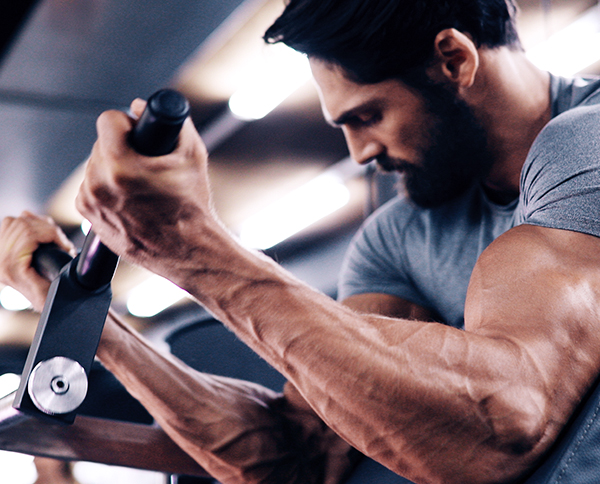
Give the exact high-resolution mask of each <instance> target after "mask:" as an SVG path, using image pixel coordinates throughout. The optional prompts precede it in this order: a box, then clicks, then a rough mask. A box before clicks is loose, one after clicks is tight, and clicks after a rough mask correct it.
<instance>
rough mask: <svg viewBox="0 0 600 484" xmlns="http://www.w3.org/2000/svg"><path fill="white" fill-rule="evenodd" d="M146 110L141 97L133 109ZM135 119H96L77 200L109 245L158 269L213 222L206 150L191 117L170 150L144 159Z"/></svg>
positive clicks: (116, 115)
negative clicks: (133, 140)
mask: <svg viewBox="0 0 600 484" xmlns="http://www.w3.org/2000/svg"><path fill="white" fill-rule="evenodd" d="M144 107H145V102H144V101H141V100H139V99H138V100H135V101H134V102H133V103H132V105H131V112H132V113H133V114H134V115H136V116H139V115H141V113H142V111H143V109H144ZM134 123H135V121H134V119H132V118H131V117H129V116H128V115H127V114H125V113H124V112H121V111H107V112H105V113H103V114H102V115H101V116H100V117H99V118H98V122H97V130H98V140H97V141H96V143H95V144H94V147H93V150H92V153H91V155H90V159H89V160H88V163H87V168H86V175H85V179H84V182H83V184H82V185H81V188H80V191H79V195H78V197H77V200H76V204H77V208H78V210H79V211H80V212H81V213H82V214H83V215H84V217H86V218H87V219H88V220H89V221H90V222H91V223H92V225H93V230H94V232H95V233H96V234H97V235H99V236H100V239H101V240H102V242H103V243H104V244H106V245H107V246H108V247H109V248H110V249H111V250H113V251H114V252H115V253H117V254H119V255H121V256H124V257H125V258H127V259H128V260H130V261H131V262H134V263H137V264H140V265H142V266H146V267H148V268H149V269H151V270H154V271H155V272H159V273H160V272H161V270H160V268H161V267H162V268H163V269H164V268H166V267H168V266H169V265H170V264H172V262H173V260H174V259H180V260H183V259H186V258H187V257H188V256H189V251H190V250H192V249H191V245H190V244H191V242H190V240H191V239H192V234H193V233H194V232H197V231H198V230H201V227H202V225H203V224H204V223H207V222H208V223H214V222H216V219H215V217H214V215H213V211H212V208H211V200H210V189H209V184H208V176H207V159H208V154H207V152H206V148H205V146H204V144H203V143H202V140H201V139H200V137H199V136H198V133H197V132H196V130H195V129H194V126H193V124H192V122H191V120H190V119H187V120H186V121H185V123H184V126H183V128H182V131H181V134H180V136H179V142H178V146H177V148H176V149H175V150H174V151H173V152H172V153H170V154H168V155H165V156H158V157H145V156H142V155H140V154H138V153H136V152H135V151H134V150H133V149H132V148H130V146H129V145H128V143H127V137H128V135H129V132H130V131H131V129H132V127H133V125H134ZM165 260H166V261H165ZM162 272H163V273H164V271H162Z"/></svg>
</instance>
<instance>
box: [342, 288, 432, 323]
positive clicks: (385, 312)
mask: <svg viewBox="0 0 600 484" xmlns="http://www.w3.org/2000/svg"><path fill="white" fill-rule="evenodd" d="M342 304H343V305H344V306H346V307H348V308H350V309H352V310H354V311H356V312H359V313H363V314H377V315H380V316H388V317H390V318H399V319H413V320H416V321H433V320H434V319H433V313H432V312H431V311H430V310H428V309H426V308H424V307H422V306H419V305H418V304H415V303H412V302H410V301H407V300H405V299H402V298H399V297H397V296H392V295H390V294H379V293H368V294H355V295H354V296H350V297H348V298H346V299H344V300H343V301H342Z"/></svg>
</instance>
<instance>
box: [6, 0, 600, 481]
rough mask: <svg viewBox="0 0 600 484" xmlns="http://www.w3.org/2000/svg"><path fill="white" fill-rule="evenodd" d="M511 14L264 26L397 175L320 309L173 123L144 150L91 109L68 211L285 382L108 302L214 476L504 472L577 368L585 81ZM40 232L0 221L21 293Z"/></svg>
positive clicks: (417, 476)
mask: <svg viewBox="0 0 600 484" xmlns="http://www.w3.org/2000/svg"><path fill="white" fill-rule="evenodd" d="M514 10H515V9H514V5H513V4H512V2H511V1H510V0H506V1H505V0H453V1H440V0H395V1H389V0H344V1H342V0H290V1H289V3H288V4H287V6H286V9H285V11H284V13H283V15H282V16H281V17H280V18H279V19H278V20H277V21H276V22H275V24H274V25H273V26H272V27H271V28H270V29H269V31H268V32H267V34H266V38H267V40H268V41H270V42H285V43H287V44H288V45H290V46H291V47H293V48H295V49H297V50H299V51H301V52H304V53H306V54H307V55H308V57H309V59H310V62H311V66H312V70H313V74H314V77H315V80H316V83H317V86H318V89H319V94H320V98H321V103H322V106H323V111H324V114H325V117H326V118H327V120H328V121H329V122H330V123H331V124H333V125H334V126H339V127H340V128H341V129H342V130H343V132H344V134H345V136H346V140H347V144H348V147H349V150H350V154H351V156H352V157H353V158H354V159H355V160H356V161H357V162H358V163H368V162H370V161H372V160H375V161H376V162H377V163H379V164H380V165H381V167H382V168H384V169H386V170H396V171H399V172H401V173H403V174H404V176H405V186H406V195H404V196H401V197H399V198H397V199H395V200H393V201H391V202H390V203H389V204H388V205H386V206H385V207H383V208H382V209H381V210H380V211H378V212H377V213H376V214H375V215H374V217H372V218H371V219H370V220H368V221H367V222H366V224H365V225H364V227H363V228H362V229H361V231H360V233H359V234H358V235H357V237H356V238H355V240H354V242H353V244H352V246H351V248H350V251H349V254H348V258H347V261H346V264H345V268H344V271H343V275H342V280H341V285H340V295H341V299H342V301H341V303H338V302H335V301H332V300H331V299H330V298H328V297H326V296H324V295H322V294H319V293H317V292H315V291H313V290H312V289H311V288H309V287H307V286H306V285H304V284H303V283H301V282H300V281H298V280H296V279H295V278H294V277H293V276H291V275H290V274H288V273H286V272H285V271H284V270H282V269H281V268H280V267H279V266H277V265H276V264H275V263H274V262H273V261H271V260H270V259H268V258H266V257H263V256H261V255H260V254H257V253H254V252H251V251H248V250H246V249H245V248H243V247H241V246H240V245H239V244H238V243H237V241H236V240H235V239H234V238H233V237H231V235H230V234H229V233H228V232H227V230H225V229H224V228H223V226H222V224H221V223H220V222H219V221H218V220H217V218H216V216H215V215H214V212H213V210H212V208H211V200H210V189H209V186H208V181H207V176H206V163H207V154H206V150H205V148H204V146H203V144H202V142H201V140H200V138H199V137H198V135H197V133H196V132H195V131H194V129H193V126H192V124H191V122H189V121H188V122H187V123H186V125H185V126H184V128H183V131H182V133H181V136H180V141H179V146H178V147H177V149H176V150H175V151H174V152H173V153H172V154H169V155H167V156H164V157H158V158H154V159H149V158H145V157H143V156H140V155H138V154H136V153H134V152H133V151H132V150H131V149H130V148H129V147H128V146H127V143H126V139H127V133H128V132H129V131H130V130H131V128H132V123H133V121H132V120H131V119H130V118H129V117H128V116H127V115H126V114H124V113H121V112H117V111H110V112H107V113H104V114H103V115H102V116H101V117H100V118H99V121H98V141H97V143H96V145H95V147H94V150H93V152H92V155H91V158H90V160H89V162H88V166H87V174H86V179H85V181H84V183H83V185H82V188H81V191H80V194H79V197H78V207H79V210H80V211H81V213H82V214H83V215H84V216H85V217H86V218H88V219H89V220H90V221H91V222H92V223H93V226H94V230H95V232H96V233H97V234H98V235H99V236H100V237H101V239H102V241H103V242H104V243H105V244H106V245H107V246H108V247H110V248H111V249H112V250H113V251H115V252H116V253H118V254H119V255H121V256H123V257H124V258H126V259H127V260H129V261H131V262H132V263H134V264H138V265H141V266H143V267H145V268H147V269H149V270H151V271H153V272H155V273H157V274H160V275H162V276H164V277H166V278H168V279H170V280H171V281H173V282H175V283H176V284H178V285H179V286H181V287H183V288H184V289H186V290H187V291H188V292H189V293H190V294H192V295H193V296H194V297H196V298H197V300H198V301H199V302H200V303H201V304H203V305H204V306H205V307H206V308H207V309H208V310H209V311H210V312H211V313H212V314H214V315H215V316H216V317H217V318H218V319H219V320H221V321H222V322H223V323H224V324H225V325H226V326H227V327H228V328H230V329H231V330H232V331H234V332H235V333H236V334H237V335H238V336H239V338H241V339H242V340H243V341H244V342H245V343H246V344H248V345H249V346H250V347H251V348H252V349H253V350H255V351H256V352H257V353H258V354H259V355H261V356H262V357H263V358H265V359H266V360H267V361H268V362H269V363H270V364H271V365H273V366H274V367H275V368H276V369H278V370H279V371H280V372H281V373H282V374H283V375H285V376H286V377H287V379H288V384H287V385H286V387H285V390H284V392H283V393H282V394H277V393H274V392H271V391H268V390H266V389H264V388H261V387H259V386H257V385H253V384H250V383H246V382H241V381H237V380H230V379H225V378H220V377H214V376H210V375H206V374H202V373H198V372H195V371H192V370H191V369H189V368H188V367H186V366H185V365H183V364H181V363H180V362H178V361H177V360H175V359H174V358H172V357H170V356H169V355H164V354H161V353H159V352H157V351H156V350H155V349H153V348H152V347H151V346H150V345H149V344H148V343H147V342H146V341H144V340H143V339H142V338H141V337H140V336H139V335H137V334H135V333H134V332H133V331H132V330H131V329H130V328H128V327H127V326H126V325H124V324H123V323H121V322H119V321H118V319H117V318H116V317H115V316H113V315H111V316H110V317H109V319H108V321H107V324H106V326H105V330H104V334H103V338H102V341H101V343H100V347H99V350H98V357H99V358H100V359H101V361H102V362H103V363H104V365H105V366H106V367H107V368H108V369H109V370H110V371H111V372H113V373H114V374H115V375H116V376H117V378H119V379H120V380H121V382H122V383H123V384H124V385H125V386H126V388H127V389H128V390H129V391H130V393H131V394H132V395H134V396H135V397H136V398H137V399H139V401H140V402H142V404H143V405H144V406H145V407H146V408H147V409H148V410H149V412H150V413H151V414H152V415H153V416H154V418H155V419H156V421H157V422H158V423H159V424H160V425H161V427H162V428H163V429H164V430H165V431H166V432H167V433H169V435H170V436H171V437H172V438H173V440H175V441H176V442H177V443H178V444H179V445H180V446H181V447H182V448H183V449H184V450H185V451H187V452H188V453H189V454H190V455H191V456H192V457H194V458H195V459H196V460H197V461H198V462H199V463H200V464H201V465H202V466H204V467H205V468H206V469H207V470H208V471H209V472H210V473H211V474H212V475H214V476H215V477H216V478H217V479H218V480H219V481H220V482H222V483H225V484H229V483H303V484H305V483H327V484H333V483H339V482H342V481H343V480H344V479H345V477H346V476H347V475H348V473H349V472H350V471H351V469H352V467H353V466H354V464H355V462H356V461H357V459H358V458H359V456H360V455H367V456H369V457H371V458H373V459H375V460H377V461H378V462H380V463H382V464H383V465H385V466H386V467H388V468H389V469H391V470H393V471H394V472H395V473H397V474H398V475H401V476H404V477H406V478H408V479H411V480H413V481H414V482H417V483H445V484H449V483H461V484H462V483H466V482H468V483H492V482H494V483H496V482H513V481H515V480H518V479H520V478H522V477H523V476H525V475H527V473H528V472H530V470H531V469H532V468H533V467H534V466H535V465H536V463H538V462H539V460H540V459H541V458H542V457H543V456H544V455H545V454H546V453H547V452H548V450H549V448H550V447H551V445H552V444H553V442H555V440H556V439H557V437H558V435H559V433H560V432H561V430H562V429H563V427H564V425H565V423H566V422H567V421H568V419H569V418H570V416H571V415H572V413H573V412H574V410H575V409H576V407H577V405H578V404H579V402H580V401H581V399H582V397H583V395H584V394H585V393H586V391H587V390H588V389H589V387H590V385H591V384H592V382H593V381H594V379H595V378H596V377H597V376H598V374H599V372H600V352H599V351H598V347H599V346H600V271H598V267H600V239H599V238H598V237H600V219H599V217H598V209H599V207H600V151H599V150H598V148H599V143H600V142H599V141H598V140H600V108H599V107H598V102H599V101H600V95H599V93H600V91H599V89H600V84H598V82H596V81H592V80H583V79H561V78H558V77H554V76H551V75H550V74H548V73H546V72H542V71H540V70H539V69H537V68H536V67H534V66H533V65H532V64H531V63H530V62H529V61H528V59H527V58H526V56H525V55H524V53H523V50H522V49H521V46H520V43H519V40H518V37H517V35H516V33H515V29H514ZM142 109H143V102H141V101H139V100H138V101H135V102H134V103H133V105H132V110H133V111H134V112H137V113H138V114H139V113H140V111H141V110H142ZM132 180H134V181H135V183H131V181H132ZM165 203H168V204H169V207H170V211H171V212H170V213H169V214H168V216H165V217H163V218H161V216H157V214H161V213H162V214H164V213H165V210H164V206H163V205H161V204H165ZM161 207H162V208H163V210H158V208H161ZM173 214H176V215H177V218H176V219H175V220H174V217H173ZM24 234H29V235H24ZM50 241H55V242H57V243H59V244H62V245H63V246H65V248H68V247H67V246H66V245H65V242H64V240H63V239H62V238H61V236H60V234H59V231H58V230H57V229H56V228H55V227H53V226H52V225H49V224H48V223H47V222H46V221H44V220H43V219H40V218H38V217H34V216H32V215H30V214H26V215H25V216H24V217H21V218H14V219H13V218H11V219H6V220H5V221H4V223H3V230H2V237H1V238H0V242H1V245H0V247H1V248H2V253H3V254H5V255H3V262H2V267H3V270H2V280H3V281H4V282H6V283H9V284H11V285H14V286H15V287H17V288H18V289H20V290H22V291H23V292H24V293H25V294H26V295H27V296H29V297H30V299H31V300H32V301H33V302H34V303H35V305H36V306H37V307H38V308H39V307H41V306H42V304H43V301H44V295H45V291H46V290H47V283H45V282H44V281H43V280H41V279H40V278H39V277H38V276H37V275H36V274H35V273H34V272H33V271H32V270H31V268H30V267H29V259H30V255H31V252H32V251H33V249H35V247H36V246H37V244H38V243H41V242H50ZM199 351H201V349H199ZM357 451H359V452H357Z"/></svg>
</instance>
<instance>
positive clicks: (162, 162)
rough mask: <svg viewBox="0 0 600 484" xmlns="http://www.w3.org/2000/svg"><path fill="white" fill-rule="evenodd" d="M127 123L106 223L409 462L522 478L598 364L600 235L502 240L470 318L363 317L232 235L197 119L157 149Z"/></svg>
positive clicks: (143, 260)
mask: <svg viewBox="0 0 600 484" xmlns="http://www.w3.org/2000/svg"><path fill="white" fill-rule="evenodd" d="M129 128H130V122H129V121H127V120H126V119H125V118H124V117H123V116H122V115H121V114H117V113H112V114H111V113H109V114H106V115H104V117H102V118H101V119H100V121H99V132H100V138H99V142H98V144H97V145H96V147H95V149H94V153H93V154H92V158H91V162H90V164H89V166H88V175H87V178H86V181H85V182H84V185H83V187H82V192H81V194H80V198H79V202H78V203H79V207H80V209H81V210H82V212H83V213H84V214H85V215H86V216H87V217H88V218H89V219H90V220H91V221H92V222H93V224H94V228H95V231H96V232H97V233H98V234H99V235H100V236H101V237H102V239H103V241H104V242H105V243H106V244H107V245H109V247H111V248H112V249H113V250H115V251H117V252H118V253H120V254H122V255H123V256H125V257H127V258H129V259H130V260H131V261H133V262H135V263H138V264H141V265H143V266H145V267H147V268H148V269H150V270H152V271H154V272H157V273H159V274H161V275H163V276H165V277H168V278H170V279H171V280H173V281H174V282H176V283H177V284H179V285H180V286H182V287H183V288H185V289H186V290H188V291H189V292H190V293H191V294H193V295H194V296H195V297H196V298H197V299H198V300H199V301H200V302H201V303H202V304H204V305H205V306H206V307H207V308H208V309H209V310H210V311H211V312H212V313H214V314H215V315H216V316H217V317H218V318H219V319H220V320H222V321H223V322H224V323H225V324H227V325H228V327H230V328H231V329H232V330H233V331H235V332H236V334H237V335H238V336H239V337H240V338H241V339H242V340H244V341H245V342H246V343H247V344H248V345H249V346H250V347H252V348H253V349H254V350H255V351H256V352H257V353H259V354H260V355H262V356H263V357H264V358H265V359H266V360H267V361H269V362H270V363H271V364H272V365H273V366H275V367H276V368H277V369H279V370H280V371H281V372H282V373H283V374H284V375H285V376H286V377H287V378H288V379H289V380H290V381H291V382H292V383H293V385H294V386H295V387H296V388H297V389H298V390H299V392H300V394H301V395H302V396H303V397H304V399H305V400H306V401H307V402H308V403H309V404H310V405H311V407H312V408H313V409H314V410H315V412H316V413H317V414H318V415H319V416H320V417H321V418H322V419H323V420H324V421H325V422H326V423H327V424H328V425H329V426H330V427H331V428H332V429H334V430H335V431H336V432H337V433H338V434H339V435H341V436H342V437H343V438H344V439H345V440H347V441H348V442H350V443H351V444H352V445H353V446H355V447H356V448H358V449H359V450H361V451H362V452H364V453H365V454H367V455H370V456H372V457H374V458H375V459H377V460H379V461H380V462H382V463H383V464H385V465H387V466H388V467H390V468H391V469H393V470H395V471H397V472H398V473H400V474H403V475H405V476H407V477H409V478H411V479H413V480H415V481H416V482H428V483H429V482H444V483H454V482H460V483H464V482H472V483H478V482H502V481H509V480H511V479H514V478H516V477H517V476H519V475H521V474H522V473H523V472H524V471H525V470H526V469H528V468H529V467H530V466H531V465H532V464H533V463H534V462H535V461H536V460H537V459H538V458H539V456H541V455H542V454H543V452H544V451H546V450H547V449H548V447H549V445H550V444H551V442H552V441H553V440H554V439H555V437H556V436H557V434H558V432H559V430H560V428H561V426H562V425H563V424H564V422H565V421H566V420H567V419H568V417H569V415H570V414H571V412H572V411H573V409H574V407H575V405H576V404H577V402H578V401H579V399H580V397H581V395H582V394H583V393H584V392H585V390H586V389H587V388H588V387H589V385H590V383H591V381H592V380H593V378H594V377H595V376H596V375H597V373H598V369H599V368H600V356H599V355H598V352H597V351H596V348H597V347H598V343H599V341H598V339H599V337H600V336H599V335H600V332H599V331H598V328H597V326H598V324H599V323H598V321H599V318H598V316H599V314H598V313H599V310H598V300H599V298H600V280H599V277H600V276H599V275H598V271H597V267H598V263H599V262H600V260H599V258H600V256H599V253H600V245H599V242H598V239H596V238H594V237H591V236H587V235H583V234H576V233H571V232H565V231H559V230H552V229H544V228H539V227H534V226H522V227H519V228H516V229H513V230H511V231H509V232H508V233H507V234H505V235H504V236H502V237H500V238H499V239H498V240H497V241H496V242H494V243H493V244H492V245H491V246H490V247H489V248H488V249H487V250H486V252H485V253H484V254H483V256H482V257H481V259H480V260H479V261H478V263H477V266H476V268H475V271H474V274H473V278H472V281H471V285H470V288H469V291H468V296H467V305H466V314H465V327H466V331H459V330H456V329H453V328H449V327H446V326H443V325H440V324H436V323H423V322H418V321H410V320H402V321H398V320H397V319H392V318H386V317H381V316H374V315H364V314H359V313H357V312H355V311H353V310H351V309H349V308H346V307H344V306H342V305H340V304H338V303H335V302H334V301H332V300H331V299H329V298H328V297H326V296H324V295H322V294H319V293H317V292H315V291H313V290H312V289H310V288H309V287H307V286H305V285H304V284H302V283H301V282H300V281H298V280H296V279H295V278H293V277H292V276H291V275H289V274H288V273H286V272H285V271H283V270H282V269H281V268H280V267H279V266H277V265H276V264H275V263H273V262H272V261H271V260H270V259H268V258H266V257H263V256H261V255H260V254H257V253H253V252H250V251H247V250H246V249H244V248H242V247H241V246H240V245H239V244H238V243H237V242H236V241H235V240H234V239H233V238H232V237H231V236H230V235H229V234H228V233H227V231H226V230H225V229H224V228H223V227H222V226H221V225H220V223H219V222H218V221H217V220H216V218H215V217H214V215H213V214H212V209H211V207H210V195H209V189H208V186H207V183H206V175H205V171H206V166H205V162H206V160H205V155H203V153H202V147H201V145H200V144H199V141H198V140H197V138H196V137H195V135H194V134H193V132H192V130H191V129H190V127H189V125H188V128H184V132H183V133H182V138H181V144H180V147H179V148H178V150H176V152H174V153H173V154H172V155H169V156H167V157H162V158H159V159H154V160H148V159H144V158H142V157H139V156H137V155H135V154H133V153H131V152H130V151H128V150H127V149H126V147H125V146H126V145H125V142H124V140H125V136H126V133H127V131H128V130H129ZM167 208H168V210H166V209H167ZM158 227H160V228H158ZM117 347H120V343H118V338H115V339H114V346H113V348H117ZM124 350H125V352H127V348H125V349H124ZM101 351H103V350H101ZM111 351H116V350H115V349H113V350H111ZM100 354H102V352H101V353H100ZM115 364H117V365H119V364H120V363H118V358H115ZM126 364H127V363H123V365H126ZM152 381H154V380H153V379H152ZM151 384H153V383H151V382H150V380H149V381H147V382H146V381H143V380H140V381H138V382H134V383H132V385H131V386H133V387H135V386H137V385H139V386H140V387H141V388H140V389H138V390H136V389H135V388H134V390H136V391H141V392H143V391H144V390H143V387H144V386H145V385H151ZM134 393H135V392H134ZM179 405H181V404H179ZM159 411H160V412H164V413H165V414H166V415H167V416H169V417H173V414H172V411H171V410H170V409H169V408H164V409H160V408H159ZM181 438H182V439H184V440H185V439H186V438H190V439H192V438H193V436H191V435H189V436H188V435H186V434H185V433H182V435H181Z"/></svg>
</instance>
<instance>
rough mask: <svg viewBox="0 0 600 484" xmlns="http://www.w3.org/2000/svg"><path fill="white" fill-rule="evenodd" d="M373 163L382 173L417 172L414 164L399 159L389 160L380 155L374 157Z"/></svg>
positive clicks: (389, 158) (385, 156) (387, 157)
mask: <svg viewBox="0 0 600 484" xmlns="http://www.w3.org/2000/svg"><path fill="white" fill-rule="evenodd" d="M374 161H375V163H376V164H377V166H378V167H379V168H380V169H381V170H382V171H384V172H387V173H392V172H398V173H406V172H414V171H416V170H417V167H416V166H415V165H414V164H412V163H409V162H408V161H406V160H403V159H401V158H391V157H389V156H387V155H380V156H378V157H376V158H375V159H374Z"/></svg>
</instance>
